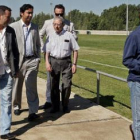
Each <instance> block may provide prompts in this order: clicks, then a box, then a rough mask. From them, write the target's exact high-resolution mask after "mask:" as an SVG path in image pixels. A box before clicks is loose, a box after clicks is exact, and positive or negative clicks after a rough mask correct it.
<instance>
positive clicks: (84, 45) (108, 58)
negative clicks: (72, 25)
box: [39, 35, 131, 119]
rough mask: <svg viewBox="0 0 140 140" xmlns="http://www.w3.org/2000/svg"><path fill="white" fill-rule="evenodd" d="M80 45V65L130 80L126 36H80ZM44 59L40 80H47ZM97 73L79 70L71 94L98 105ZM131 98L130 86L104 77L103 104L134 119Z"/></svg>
mask: <svg viewBox="0 0 140 140" xmlns="http://www.w3.org/2000/svg"><path fill="white" fill-rule="evenodd" d="M78 38H79V40H78V43H79V45H80V50H79V59H78V65H81V66H85V67H88V68H92V69H95V70H99V71H102V72H106V73H109V74H112V75H115V76H118V77H122V78H125V79H126V77H127V74H128V70H127V69H126V68H125V67H124V66H123V65H122V55H123V47H124V43H125V40H126V36H101V35H78ZM45 73H46V71H45V64H44V60H43V58H42V62H41V65H40V70H39V76H40V77H42V78H45V79H46V74H45ZM96 83H97V78H96V73H93V72H88V71H85V70H82V69H79V68H78V71H77V73H76V74H75V75H74V77H73V86H72V91H73V92H75V93H76V94H78V95H80V96H82V97H84V98H87V99H90V100H91V101H95V102H96V92H97V89H96V86H97V84H96ZM129 98H130V95H129V89H128V87H127V83H125V82H121V81H118V80H115V79H112V78H108V77H105V76H101V81H100V104H101V105H102V106H104V107H106V108H108V109H110V110H113V111H114V112H117V113H119V114H121V115H123V116H125V117H127V118H129V119H131V110H130V99H129Z"/></svg>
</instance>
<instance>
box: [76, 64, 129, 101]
mask: <svg viewBox="0 0 140 140" xmlns="http://www.w3.org/2000/svg"><path fill="white" fill-rule="evenodd" d="M77 67H78V68H81V69H84V70H87V71H91V72H94V73H96V74H97V104H99V103H100V98H99V95H100V75H104V76H107V77H110V78H113V79H116V80H119V81H122V82H127V80H126V79H124V78H121V77H118V76H114V75H111V74H108V73H105V72H102V71H97V70H94V69H91V68H87V67H84V66H80V65H77Z"/></svg>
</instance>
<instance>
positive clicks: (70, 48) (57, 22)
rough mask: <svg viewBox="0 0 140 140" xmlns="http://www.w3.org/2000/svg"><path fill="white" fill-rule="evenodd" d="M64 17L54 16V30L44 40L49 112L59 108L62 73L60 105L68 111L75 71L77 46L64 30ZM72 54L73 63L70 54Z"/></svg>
mask: <svg viewBox="0 0 140 140" xmlns="http://www.w3.org/2000/svg"><path fill="white" fill-rule="evenodd" d="M64 24H65V23H64V19H63V18H62V17H55V18H54V21H53V27H54V30H55V31H54V32H53V33H52V34H50V35H49V37H48V39H47V41H46V44H45V46H46V69H47V71H49V72H50V75H51V101H52V109H51V111H50V113H55V112H58V111H59V110H60V95H59V94H60V93H59V82H60V75H62V106H63V112H64V113H67V112H69V109H68V103H69V96H70V93H71V84H72V81H71V79H72V74H74V73H76V64H77V59H78V50H79V46H78V44H77V42H76V40H75V38H74V37H73V35H72V34H71V33H70V32H68V31H66V30H64V29H63V26H64ZM72 54H73V64H72V62H71V55H72Z"/></svg>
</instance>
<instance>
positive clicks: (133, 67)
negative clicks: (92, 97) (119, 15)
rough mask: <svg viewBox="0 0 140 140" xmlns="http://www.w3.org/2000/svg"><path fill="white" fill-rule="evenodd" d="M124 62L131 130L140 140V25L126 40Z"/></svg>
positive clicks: (135, 138)
mask: <svg viewBox="0 0 140 140" xmlns="http://www.w3.org/2000/svg"><path fill="white" fill-rule="evenodd" d="M139 13H140V11H139ZM139 15H140V14H139ZM123 64H124V65H125V66H126V67H127V68H128V69H129V75H128V78H127V81H128V85H129V88H130V92H131V109H132V119H133V124H132V125H131V126H130V130H131V132H132V134H134V135H133V136H134V137H133V139H134V140H140V26H139V27H138V28H136V30H135V31H133V32H132V33H131V34H130V35H129V36H128V38H127V40H126V42H125V46H124V53H123Z"/></svg>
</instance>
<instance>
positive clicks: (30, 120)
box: [28, 113, 40, 122]
mask: <svg viewBox="0 0 140 140" xmlns="http://www.w3.org/2000/svg"><path fill="white" fill-rule="evenodd" d="M39 118H40V116H39V115H37V114H35V113H32V114H30V115H29V116H28V121H29V122H32V121H34V120H37V119H39Z"/></svg>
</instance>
